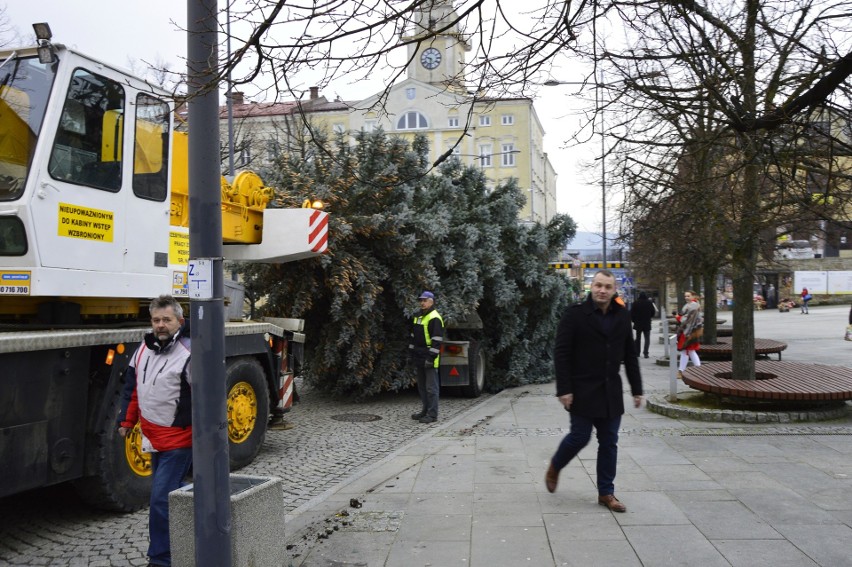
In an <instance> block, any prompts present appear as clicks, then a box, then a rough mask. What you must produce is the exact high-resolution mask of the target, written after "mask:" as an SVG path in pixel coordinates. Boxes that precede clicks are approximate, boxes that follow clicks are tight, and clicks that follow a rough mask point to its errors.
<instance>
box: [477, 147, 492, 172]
mask: <svg viewBox="0 0 852 567" xmlns="http://www.w3.org/2000/svg"><path fill="white" fill-rule="evenodd" d="M492 155H494V154H493V150H492V146H491V144H480V145H479V166H480V167H491V156H492Z"/></svg>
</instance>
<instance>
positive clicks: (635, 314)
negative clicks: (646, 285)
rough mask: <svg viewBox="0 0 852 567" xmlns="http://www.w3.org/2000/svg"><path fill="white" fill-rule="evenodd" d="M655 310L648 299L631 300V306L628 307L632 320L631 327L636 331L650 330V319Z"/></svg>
mask: <svg viewBox="0 0 852 567" xmlns="http://www.w3.org/2000/svg"><path fill="white" fill-rule="evenodd" d="M656 312H657V310H656V309H655V308H654V304H653V303H651V300H650V299H646V300H644V301H642V300H641V299H639V300H637V301H634V302H633V307H631V308H630V318H631V319H632V320H633V328H634V329H636V330H637V331H650V330H651V319H653V318H654V313H656Z"/></svg>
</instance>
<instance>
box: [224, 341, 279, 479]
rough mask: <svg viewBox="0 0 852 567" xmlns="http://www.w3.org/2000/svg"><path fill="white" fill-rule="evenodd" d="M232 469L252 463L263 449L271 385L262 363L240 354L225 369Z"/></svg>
mask: <svg viewBox="0 0 852 567" xmlns="http://www.w3.org/2000/svg"><path fill="white" fill-rule="evenodd" d="M225 380H226V386H225V391H226V392H227V395H228V398H227V418H228V440H229V441H230V447H229V449H230V458H231V470H236V469H240V468H242V467H244V466H246V465H247V464H249V463H251V462H252V461H253V460H254V458H255V457H256V456H257V454H258V453H259V452H260V447H261V446H262V445H263V439H264V437H266V424H267V423H268V422H269V388H268V387H267V385H266V375H265V374H264V373H263V368H261V366H260V363H259V362H258V361H257V360H255V359H254V358H250V357H240V358H234V359H232V360H229V361H228V365H227V368H226V369H225Z"/></svg>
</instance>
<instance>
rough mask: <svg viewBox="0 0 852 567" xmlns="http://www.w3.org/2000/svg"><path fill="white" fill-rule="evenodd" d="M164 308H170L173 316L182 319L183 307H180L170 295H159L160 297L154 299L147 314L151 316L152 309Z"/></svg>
mask: <svg viewBox="0 0 852 567" xmlns="http://www.w3.org/2000/svg"><path fill="white" fill-rule="evenodd" d="M166 307H171V308H172V311H174V313H175V316H176V317H177V318H178V319H183V307H181V306H180V303H178V302H177V299H175V298H174V297H172V296H171V295H161V296H160V297H157V298H155V299H154V300H153V301H151V305H150V307H148V312H149V313H151V314H152V315H153V314H154V309H165V308H166Z"/></svg>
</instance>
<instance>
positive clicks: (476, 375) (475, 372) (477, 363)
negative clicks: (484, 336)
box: [462, 341, 485, 398]
mask: <svg viewBox="0 0 852 567" xmlns="http://www.w3.org/2000/svg"><path fill="white" fill-rule="evenodd" d="M467 356H468V372H469V375H470V384H468V385H467V386H465V387H464V389H463V390H462V391H463V392H464V395H465V396H466V397H468V398H478V397H479V396H480V394H482V390H484V389H485V355H484V354H483V353H482V350H481V349H480V348H479V343H478V342H476V341H470V347H469V349H468V353H467Z"/></svg>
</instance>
